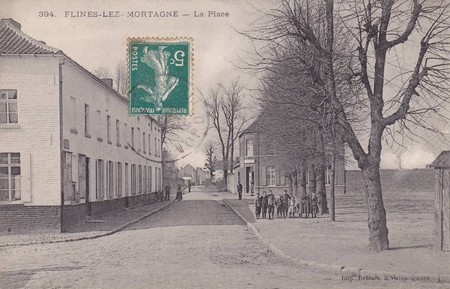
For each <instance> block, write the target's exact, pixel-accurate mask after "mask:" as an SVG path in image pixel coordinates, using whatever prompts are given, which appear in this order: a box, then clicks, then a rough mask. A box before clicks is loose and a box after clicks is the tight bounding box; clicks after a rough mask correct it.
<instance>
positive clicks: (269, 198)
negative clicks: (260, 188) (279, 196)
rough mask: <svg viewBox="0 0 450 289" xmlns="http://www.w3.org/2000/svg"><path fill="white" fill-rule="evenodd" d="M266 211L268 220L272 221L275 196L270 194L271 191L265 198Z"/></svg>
mask: <svg viewBox="0 0 450 289" xmlns="http://www.w3.org/2000/svg"><path fill="white" fill-rule="evenodd" d="M267 211H268V212H269V220H272V219H273V215H274V213H275V196H274V195H273V194H272V191H269V195H268V196H267Z"/></svg>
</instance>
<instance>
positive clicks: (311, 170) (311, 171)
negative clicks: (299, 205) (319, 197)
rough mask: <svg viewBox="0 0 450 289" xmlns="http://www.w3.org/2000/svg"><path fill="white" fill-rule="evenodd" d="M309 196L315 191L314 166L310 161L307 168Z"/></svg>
mask: <svg viewBox="0 0 450 289" xmlns="http://www.w3.org/2000/svg"><path fill="white" fill-rule="evenodd" d="M308 172H309V174H308V182H309V196H310V197H312V195H313V194H315V193H316V166H315V164H314V162H311V163H310V165H309V170H308Z"/></svg>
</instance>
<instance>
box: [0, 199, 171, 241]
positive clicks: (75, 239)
mask: <svg viewBox="0 0 450 289" xmlns="http://www.w3.org/2000/svg"><path fill="white" fill-rule="evenodd" d="M174 201H175V199H172V200H171V201H170V202H168V203H167V204H165V205H164V206H162V207H159V208H156V209H154V210H153V211H151V212H149V213H147V214H145V215H143V216H140V217H139V218H137V219H135V220H132V221H130V222H128V223H125V224H123V225H121V226H119V227H117V228H116V229H114V230H111V231H109V232H106V233H100V234H96V235H92V236H85V237H77V238H69V239H61V240H49V241H35V242H27V243H12V244H0V248H4V247H14V246H28V245H36V244H54V243H65V242H75V241H83V240H92V239H97V238H100V237H105V236H110V235H112V234H115V233H117V232H119V231H122V230H123V229H125V228H126V227H129V226H131V225H133V224H135V223H137V222H139V221H142V220H143V219H145V218H147V217H149V216H151V215H153V214H154V213H156V212H159V211H161V210H162V209H164V208H166V207H168V206H169V205H171V204H172V203H173V202H174Z"/></svg>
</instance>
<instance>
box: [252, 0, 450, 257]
mask: <svg viewBox="0 0 450 289" xmlns="http://www.w3.org/2000/svg"><path fill="white" fill-rule="evenodd" d="M448 5H449V4H448V3H446V2H444V1H442V2H438V3H436V1H419V0H411V1H394V0H366V1H346V0H341V1H339V4H338V10H337V12H336V11H335V10H334V8H335V4H334V1H332V0H326V1H325V3H323V2H320V1H308V0H293V1H287V0H286V1H281V4H280V7H279V9H278V10H275V12H270V13H268V15H269V17H271V21H267V22H266V23H269V25H270V28H269V29H266V30H265V31H264V32H263V35H259V36H258V37H253V39H255V40H263V41H266V42H267V41H269V42H271V43H276V44H278V45H284V44H285V41H287V42H290V43H296V44H297V45H298V46H299V47H301V48H302V50H306V49H307V51H308V53H298V54H296V55H295V58H297V60H298V61H299V62H301V63H303V65H302V67H301V69H305V68H307V69H309V70H310V71H311V74H312V75H313V76H314V77H313V78H314V80H315V81H316V82H317V83H319V84H321V85H320V86H319V89H320V87H321V88H322V90H321V94H322V95H323V96H324V97H325V98H324V99H323V102H320V103H319V104H316V105H315V106H316V107H320V108H326V110H325V112H326V113H327V115H329V116H330V119H331V120H332V123H333V124H335V125H336V126H337V128H338V129H339V130H340V131H341V132H342V135H343V139H344V141H345V142H346V143H347V144H348V145H349V147H350V149H351V150H352V153H353V157H354V158H355V159H356V161H357V163H358V166H359V168H360V169H361V171H362V174H363V178H364V182H365V186H366V198H367V207H368V227H369V242H370V244H369V248H371V249H373V250H376V251H380V250H386V249H388V248H389V239H388V228H387V224H386V211H385V208H384V203H383V194H382V188H381V182H380V161H381V152H382V139H383V133H384V132H385V130H386V128H388V127H389V126H392V125H400V128H401V129H402V131H405V130H406V129H408V127H410V126H411V125H412V126H422V127H425V128H426V129H430V130H435V128H434V127H433V126H432V124H430V123H429V122H428V121H427V118H426V117H427V116H429V115H430V113H438V114H439V111H438V108H439V107H440V106H441V104H442V103H445V102H448V97H447V94H446V91H447V90H448V88H449V85H448V84H449V83H448V80H449V78H448V68H449V67H448V58H447V57H448V52H449V49H448V42H447V39H448V36H449V35H448V32H449V31H450V29H449V27H448V26H449V14H448ZM323 19H325V25H324V24H323V22H321V20H323ZM419 24H420V25H419ZM336 27H338V28H339V31H342V30H341V29H342V27H345V28H346V31H347V33H346V35H347V36H348V35H350V36H352V39H347V41H348V43H347V45H348V47H355V48H356V49H355V52H356V55H353V54H350V55H347V56H346V55H342V54H341V53H340V52H341V51H339V50H337V49H336V43H337V42H339V41H340V39H339V37H337V35H339V36H341V35H340V34H338V29H336ZM417 38H420V41H416V40H417ZM406 44H408V45H409V47H411V46H413V47H415V48H416V52H415V56H414V58H411V57H409V58H408V60H411V59H414V63H413V64H412V65H411V66H410V67H411V69H409V66H408V63H405V62H404V63H401V61H400V58H399V57H398V54H397V53H398V51H397V48H399V47H402V46H404V45H406ZM342 58H344V59H348V63H349V64H348V68H349V70H350V71H351V73H350V74H349V75H348V80H349V82H352V81H357V82H359V83H360V84H361V85H362V87H363V89H364V93H363V94H351V96H352V98H350V99H349V98H346V97H345V95H342V94H341V93H340V91H339V83H338V80H339V76H338V75H337V74H336V69H337V64H338V63H339V60H340V59H342ZM264 59H266V58H264ZM355 59H356V60H357V61H358V65H357V66H354V65H352V63H351V60H355ZM397 63H401V64H400V65H396V64H397ZM402 79H403V80H405V81H403V82H401V80H402ZM358 106H359V107H362V108H366V109H367V111H368V114H367V115H368V116H369V122H368V124H367V128H368V134H366V135H359V137H358V127H357V126H356V125H355V123H354V122H353V121H352V117H353V116H355V115H357V114H358V112H357V111H355V110H354V108H355V107H358ZM363 111H364V110H363ZM423 116H425V117H424V118H422V117H423ZM363 138H365V139H364V141H361V139H363ZM363 143H367V144H368V145H367V148H366V149H364V147H363Z"/></svg>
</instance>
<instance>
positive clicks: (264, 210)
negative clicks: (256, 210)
mask: <svg viewBox="0 0 450 289" xmlns="http://www.w3.org/2000/svg"><path fill="white" fill-rule="evenodd" d="M261 215H262V218H263V219H265V218H266V217H267V193H266V191H263V195H262V204H261Z"/></svg>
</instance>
